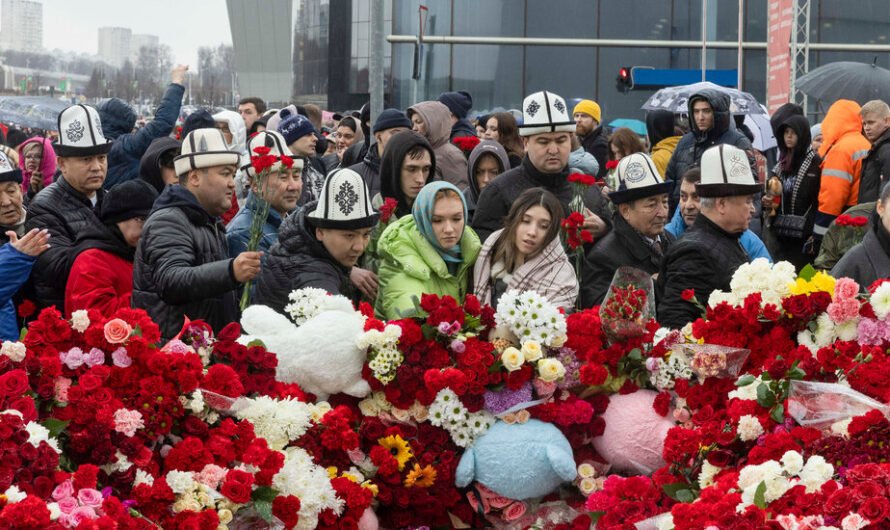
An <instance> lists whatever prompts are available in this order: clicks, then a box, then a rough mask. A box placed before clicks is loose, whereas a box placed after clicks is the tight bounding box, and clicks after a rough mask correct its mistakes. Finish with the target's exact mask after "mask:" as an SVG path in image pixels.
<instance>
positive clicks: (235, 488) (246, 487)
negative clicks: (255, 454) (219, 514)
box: [219, 469, 253, 504]
mask: <svg viewBox="0 0 890 530" xmlns="http://www.w3.org/2000/svg"><path fill="white" fill-rule="evenodd" d="M252 487H253V475H251V474H250V473H248V472H246V471H241V470H239V469H232V470H230V471H229V472H228V473H226V479H225V481H224V482H223V485H222V488H220V490H219V491H220V493H222V494H223V495H225V496H226V497H228V499H229V500H231V501H232V502H234V503H238V504H243V503H246V502H248V501H250V493H251V489H252Z"/></svg>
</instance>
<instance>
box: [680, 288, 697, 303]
mask: <svg viewBox="0 0 890 530" xmlns="http://www.w3.org/2000/svg"><path fill="white" fill-rule="evenodd" d="M680 298H682V299H683V300H686V301H687V302H691V301H692V299H693V298H695V289H684V290H683V293H682V294H680Z"/></svg>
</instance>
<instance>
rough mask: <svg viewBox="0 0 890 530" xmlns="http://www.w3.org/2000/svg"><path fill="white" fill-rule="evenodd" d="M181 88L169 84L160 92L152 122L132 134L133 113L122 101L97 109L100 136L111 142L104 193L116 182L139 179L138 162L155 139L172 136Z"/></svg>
mask: <svg viewBox="0 0 890 530" xmlns="http://www.w3.org/2000/svg"><path fill="white" fill-rule="evenodd" d="M184 93H185V87H184V86H182V85H177V84H175V83H171V84H170V85H169V86H167V90H166V91H165V92H164V97H163V99H161V104H160V105H159V106H158V110H157V112H155V117H154V119H153V120H151V121H150V122H148V123H146V124H145V127H143V128H141V129H139V130H138V131H135V132H133V126H134V125H135V124H136V113H135V112H134V111H133V109H132V108H131V107H130V106H129V105H127V104H126V103H124V102H123V101H121V100H119V99H117V98H112V99H109V100H108V101H106V102H104V103H102V104H101V105H99V107H98V109H97V110H98V111H99V117H100V119H101V120H102V134H104V135H105V137H106V138H108V139H109V140H114V144H113V145H112V146H111V152H110V153H108V174H107V175H106V177H105V184H104V187H105V189H111V187H112V186H114V185H115V184H117V183H119V182H124V181H126V180H131V179H135V178H139V161H140V160H141V159H142V155H144V154H145V151H146V150H147V149H148V146H149V145H150V144H151V142H152V141H153V140H154V139H155V138H162V137H164V136H167V135H169V134H170V133H171V132H173V126H174V125H175V124H176V119H177V118H178V117H179V109H180V107H181V106H182V95H183V94H184Z"/></svg>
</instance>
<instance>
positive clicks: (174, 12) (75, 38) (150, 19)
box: [42, 0, 232, 69]
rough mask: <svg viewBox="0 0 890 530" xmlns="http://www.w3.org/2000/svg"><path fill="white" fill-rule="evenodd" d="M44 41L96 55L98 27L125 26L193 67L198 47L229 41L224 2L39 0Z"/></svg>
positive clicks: (179, 0)
mask: <svg viewBox="0 0 890 530" xmlns="http://www.w3.org/2000/svg"><path fill="white" fill-rule="evenodd" d="M42 3H43V45H44V47H45V48H46V49H47V50H53V49H55V48H59V49H63V50H71V51H76V52H86V53H89V54H95V53H96V52H97V51H98V47H99V36H98V33H97V29H98V28H100V27H105V26H121V27H125V28H130V29H131V30H133V33H149V34H152V35H157V36H158V37H159V38H160V41H161V44H166V45H168V46H170V48H172V50H173V59H174V63H185V64H188V65H190V66H191V67H192V68H193V69H194V68H196V66H197V62H198V47H199V46H208V45H218V44H221V43H225V44H231V43H232V32H231V31H230V30H229V16H228V13H227V11H226V2H225V0H150V1H145V0H139V1H136V0H117V1H115V0H43V1H42Z"/></svg>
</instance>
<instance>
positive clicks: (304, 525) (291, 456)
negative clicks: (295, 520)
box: [272, 447, 343, 530]
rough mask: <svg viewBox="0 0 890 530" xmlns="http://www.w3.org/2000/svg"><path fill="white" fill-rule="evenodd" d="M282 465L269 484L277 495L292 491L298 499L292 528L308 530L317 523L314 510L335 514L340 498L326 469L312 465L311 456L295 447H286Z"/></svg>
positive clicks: (339, 511) (339, 505)
mask: <svg viewBox="0 0 890 530" xmlns="http://www.w3.org/2000/svg"><path fill="white" fill-rule="evenodd" d="M284 455H285V461H284V466H282V468H281V470H280V471H279V472H278V473H277V474H276V475H275V477H273V479H272V486H273V487H274V488H275V489H276V490H278V492H279V493H280V494H281V495H294V496H296V497H298V498H299V499H300V522H299V524H297V526H296V528H297V529H299V530H310V529H312V528H315V527H316V526H317V525H318V514H319V512H321V511H323V510H327V509H330V510H332V511H333V512H334V513H335V514H337V515H339V514H340V513H342V511H343V501H342V500H340V499H339V498H337V494H336V492H335V491H334V488H333V486H331V480H330V478H329V477H328V473H327V471H326V470H325V469H324V468H322V467H320V466H317V465H315V463H314V462H313V461H312V457H311V456H309V454H308V453H307V452H306V451H304V450H303V449H301V448H299V447H291V448H288V449H287V450H286V451H285V452H284Z"/></svg>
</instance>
